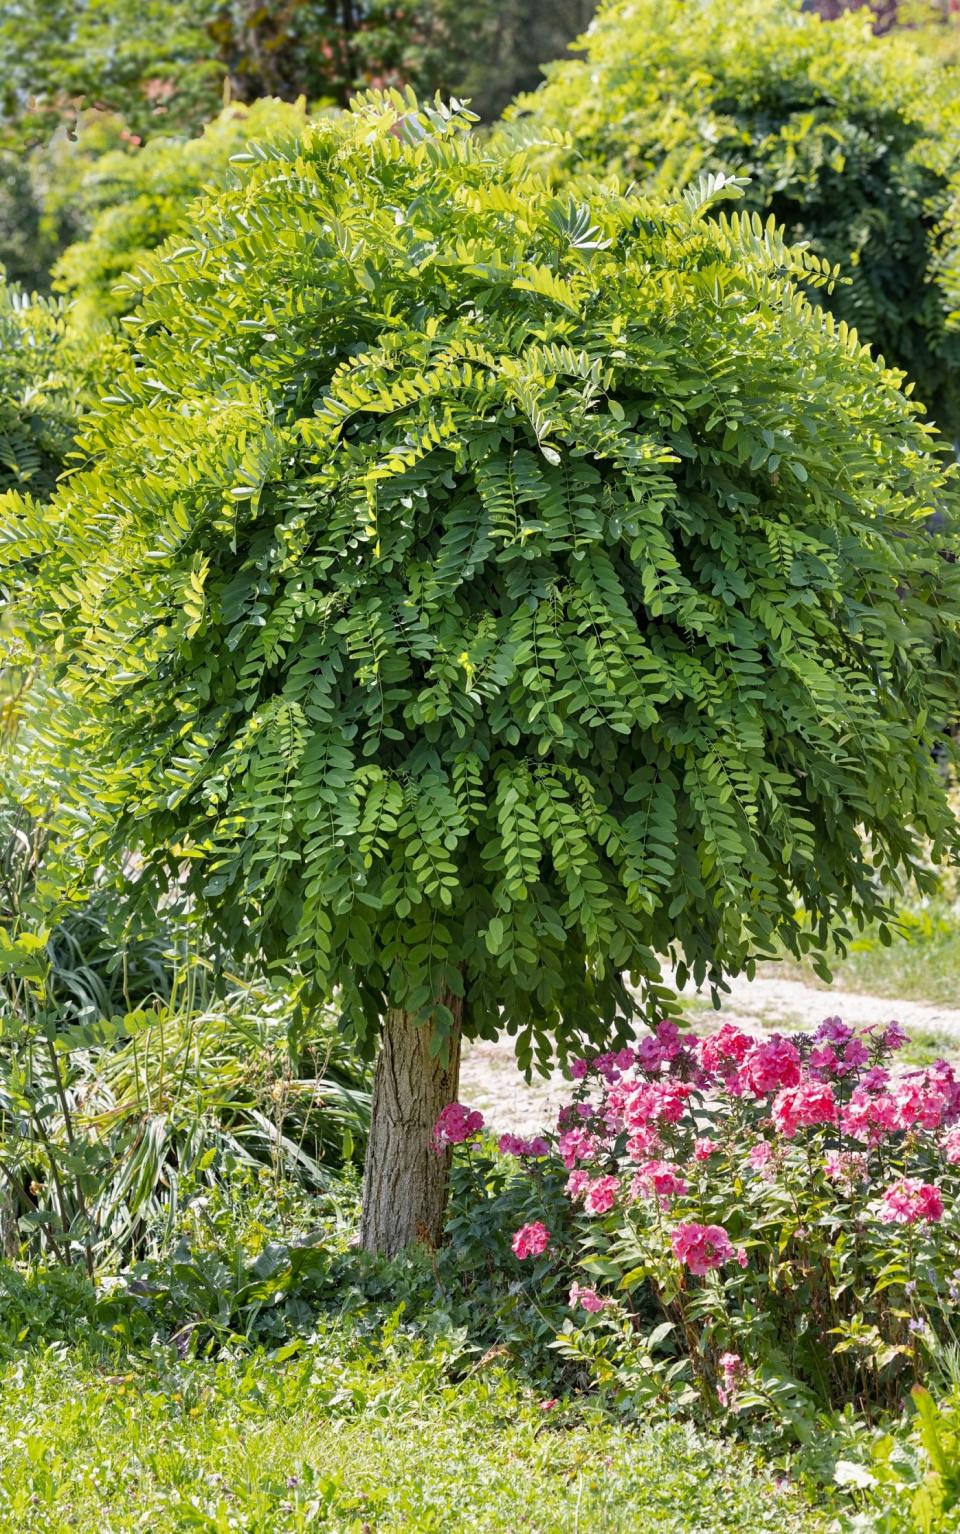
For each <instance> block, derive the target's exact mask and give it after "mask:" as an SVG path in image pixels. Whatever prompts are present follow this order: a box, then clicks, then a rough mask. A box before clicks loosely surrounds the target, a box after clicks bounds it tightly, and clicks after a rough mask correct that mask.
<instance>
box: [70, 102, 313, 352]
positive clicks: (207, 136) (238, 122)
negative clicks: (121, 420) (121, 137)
mask: <svg viewBox="0 0 960 1534" xmlns="http://www.w3.org/2000/svg"><path fill="white" fill-rule="evenodd" d="M303 123H304V104H303V103H302V102H300V103H299V104H293V105H291V104H288V103H286V102H283V101H273V100H269V99H267V100H263V101H258V102H257V103H256V104H255V105H254V106H252V107H244V106H240V105H237V106H232V107H228V108H227V109H226V110H225V111H224V112H222V113H221V114H220V116H219V117H217V118H216V119H215V120H214V121H213V122H212V123H210V124H209V125H208V126H207V127H206V128H205V129H204V131H203V133H202V134H200V136H199V137H198V138H193V139H171V138H153V139H150V140H149V142H148V143H147V144H146V145H144V147H143V148H142V149H140V150H137V151H136V152H135V153H130V152H126V151H121V150H115V151H114V152H113V153H110V154H105V155H103V156H102V157H101V158H100V159H99V160H97V161H95V162H94V163H93V165H92V166H91V169H90V171H89V172H88V174H87V176H86V178H85V179H84V182H83V184H82V186H81V188H80V197H81V199H82V201H83V203H84V205H85V207H86V208H87V210H88V217H89V218H90V229H89V233H88V234H87V236H86V238H85V239H83V240H79V241H77V242H76V243H75V244H73V245H71V246H70V247H69V248H68V249H67V250H66V251H65V252H64V254H63V255H62V256H61V258H60V260H59V261H58V263H57V265H56V267H55V269H54V287H55V288H56V289H57V290H58V291H59V292H62V293H65V294H66V295H68V296H69V297H70V299H71V300H73V303H74V313H75V315H76V317H77V319H79V320H80V321H81V322H82V323H87V324H89V323H91V322H94V321H96V320H98V319H105V318H108V317H110V316H118V315H121V314H124V313H126V312H127V311H128V310H129V309H132V308H133V307H134V306H135V304H136V301H137V294H138V278H137V267H138V265H139V264H140V262H141V261H142V260H143V257H144V256H145V255H147V254H148V253H149V252H150V251H151V250H155V249H156V248H157V247H158V246H159V245H162V244H163V242H164V240H167V239H169V238H170V237H171V236H173V235H176V234H178V233H179V234H180V235H182V236H183V238H187V235H188V231H189V229H190V227H191V208H192V204H193V203H194V201H195V200H196V198H197V197H199V196H200V195H201V193H203V192H205V191H212V190H215V189H216V188H218V187H222V186H223V185H224V184H225V183H227V182H229V181H230V180H231V179H233V178H235V177H236V175H237V174H238V173H239V171H240V167H239V166H238V165H236V164H234V163H233V162H234V157H235V156H237V155H239V154H241V153H242V152H243V150H244V149H245V147H246V145H247V143H248V142H249V141H250V140H254V141H255V140H257V139H260V138H266V137H273V138H277V137H280V136H281V135H283V134H284V133H286V134H288V135H289V136H290V137H296V136H297V134H298V133H299V131H300V129H302V127H303ZM125 277H126V279H127V280H126V281H122V280H121V279H123V278H125Z"/></svg>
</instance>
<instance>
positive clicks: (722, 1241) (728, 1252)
mask: <svg viewBox="0 0 960 1534" xmlns="http://www.w3.org/2000/svg"><path fill="white" fill-rule="evenodd" d="M670 1244H671V1246H672V1247H673V1255H674V1256H675V1257H676V1259H677V1261H678V1262H679V1263H680V1264H681V1266H684V1267H687V1268H689V1269H690V1272H691V1273H693V1274H695V1275H696V1276H697V1277H702V1276H703V1274H705V1273H709V1272H710V1270H711V1268H720V1267H722V1266H723V1264H724V1263H725V1262H734V1261H738V1260H739V1255H738V1253H737V1252H736V1251H735V1250H734V1246H733V1242H732V1241H731V1240H730V1237H729V1236H728V1235H727V1232H726V1231H725V1230H724V1228H723V1226H722V1225H697V1224H696V1223H695V1222H693V1221H687V1222H686V1223H684V1224H682V1225H678V1226H677V1228H676V1230H675V1231H674V1232H673V1234H672V1235H671V1237H670ZM744 1258H746V1253H744Z"/></svg>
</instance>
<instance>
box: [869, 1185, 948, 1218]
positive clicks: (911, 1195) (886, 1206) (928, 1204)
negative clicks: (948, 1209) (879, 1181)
mask: <svg viewBox="0 0 960 1534" xmlns="http://www.w3.org/2000/svg"><path fill="white" fill-rule="evenodd" d="M879 1219H880V1220H881V1221H882V1222H883V1224H884V1225H916V1224H917V1223H918V1221H921V1220H922V1221H925V1222H926V1223H928V1224H934V1225H935V1224H936V1223H937V1222H938V1221H940V1220H942V1219H943V1197H942V1195H941V1193H940V1189H939V1188H938V1187H936V1185H935V1184H934V1183H932V1182H921V1181H920V1179H919V1177H901V1178H900V1180H899V1181H898V1182H895V1183H891V1185H890V1187H889V1188H885V1189H884V1191H883V1193H882V1194H881V1196H880V1209H879Z"/></svg>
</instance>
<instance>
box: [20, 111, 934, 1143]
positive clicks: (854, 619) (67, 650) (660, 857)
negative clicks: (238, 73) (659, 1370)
mask: <svg viewBox="0 0 960 1534" xmlns="http://www.w3.org/2000/svg"><path fill="white" fill-rule="evenodd" d="M465 126H466V124H465V121H464V118H463V115H462V114H461V113H460V112H457V111H448V110H447V109H446V108H444V107H442V106H439V105H438V106H436V107H429V108H427V107H419V108H418V107H417V106H416V105H415V104H414V103H413V101H412V100H411V99H409V98H406V99H404V98H401V97H399V96H376V95H370V96H369V97H367V98H364V99H363V100H362V101H361V102H359V103H358V104H357V106H356V108H355V110H354V111H353V112H351V113H350V114H348V115H346V116H344V117H343V118H342V119H338V120H321V121H319V122H317V123H315V124H311V125H309V126H308V127H307V129H306V130H305V132H304V136H303V139H302V141H301V143H300V144H299V145H292V144H289V143H284V144H279V145H277V146H276V147H275V148H273V149H267V150H265V151H264V154H263V157H262V159H261V160H260V161H259V163H257V164H255V165H254V166H252V167H251V169H250V172H249V175H248V177H247V178H246V179H245V181H244V183H243V185H241V186H239V187H237V188H234V189H231V190H228V191H227V192H226V193H224V194H223V195H222V196H221V197H219V198H217V199H215V200H213V201H211V202H209V203H208V204H206V205H205V206H204V207H202V208H201V209H200V210H199V211H198V212H197V214H196V227H195V229H194V231H193V235H192V238H191V241H190V243H189V245H188V246H187V247H185V248H179V249H177V248H175V247H168V248H167V249H166V250H165V251H164V252H162V253H161V254H160V255H158V256H155V257H153V258H150V262H149V263H147V264H148V265H149V266H150V270H151V273H152V277H151V280H150V281H145V284H144V286H145V297H144V301H143V303H142V305H141V308H140V310H139V311H138V315H137V318H136V321H135V324H134V326H133V333H134V336H135V339H136V345H137V350H138V354H139V360H138V362H137V365H136V368H135V369H131V371H130V374H129V376H128V377H126V378H125V379H124V382H123V393H122V394H121V393H120V391H118V395H117V398H116V399H115V401H114V402H113V403H112V404H110V405H109V406H108V407H106V408H105V410H104V412H103V413H102V414H101V415H98V416H97V417H95V418H94V419H93V420H92V421H91V423H90V426H89V428H88V430H87V431H86V433H85V435H84V439H83V444H84V448H85V450H86V451H87V452H88V453H89V454H90V456H91V459H92V467H91V468H90V469H89V471H88V472H86V473H84V474H82V475H76V476H73V477H72V478H71V479H70V481H69V482H68V483H67V484H65V486H64V488H63V490H62V493H61V495H60V498H59V499H58V502H57V508H56V516H55V521H52V520H50V519H48V518H44V517H42V516H40V515H38V513H37V510H36V508H35V507H34V506H33V505H32V504H31V503H30V502H28V501H26V500H24V499H22V498H9V497H8V499H7V501H6V503H5V506H4V508H3V527H4V546H5V549H6V556H5V558H6V562H7V566H8V570H9V579H10V580H11V581H12V582H14V583H15V584H16V583H18V581H20V578H19V575H18V566H19V567H20V568H22V570H23V571H24V575H23V579H22V581H20V590H19V602H18V611H17V613H16V614H15V617H14V627H15V629H16V631H17V632H18V634H19V635H20V637H21V640H22V641H23V642H24V643H26V644H31V643H33V644H36V645H37V647H38V651H39V652H40V653H43V652H44V651H46V650H47V648H48V646H49V645H50V643H51V642H52V641H54V640H56V641H57V642H58V649H57V652H56V655H55V657H54V665H55V668H56V672H57V674H58V677H59V685H60V687H61V689H62V692H63V705H62V709H61V712H60V717H59V721H58V724H57V733H58V735H59V737H60V739H61V741H63V740H66V739H67V738H70V740H71V751H72V753H73V755H72V761H73V763H74V767H75V773H76V781H75V789H74V792H75V795H76V796H77V803H78V805H79V804H81V803H82V810H81V811H80V812H79V813H78V814H72V813H71V821H70V823H71V827H72V829H73V830H74V831H75V830H77V829H78V828H79V831H80V833H81V842H82V844H83V846H84V847H85V848H86V849H87V856H88V858H89V859H90V862H91V866H93V865H94V864H97V863H102V862H103V861H105V860H106V861H109V860H111V859H112V860H114V862H115V864H116V866H119V865H120V862H121V860H122V858H123V856H124V855H125V853H126V850H127V849H129V848H130V847H131V846H133V847H135V848H136V849H137V851H138V854H139V857H140V858H141V859H142V865H143V873H142V878H141V886H142V888H143V889H144V890H146V891H148V892H149V891H151V890H155V891H156V892H157V897H158V898H159V896H160V894H161V893H163V892H165V891H166V890H167V888H168V884H169V881H170V879H171V876H172V874H173V873H174V871H176V870H177V869H182V873H183V878H184V880H185V885H186V888H187V889H188V890H189V891H190V892H191V893H192V894H194V895H195V896H196V897H197V899H198V900H199V902H200V903H201V904H202V906H203V908H204V910H205V912H206V914H207V917H208V919H209V920H210V921H211V922H212V923H214V924H217V925H218V926H219V928H220V930H221V932H222V933H223V936H224V939H225V942H226V944H227V947H228V950H230V951H236V950H237V949H238V948H243V947H247V948H255V949H258V950H260V951H262V952H264V953H265V954H266V955H267V956H268V957H270V958H273V959H275V960H278V961H280V962H284V963H286V962H289V961H290V959H294V960H296V962H297V963H298V964H300V965H301V966H302V968H303V971H304V972H305V973H306V974H307V975H309V976H310V977H311V979H312V981H313V983H314V985H315V987H316V989H317V991H318V993H319V994H320V995H327V994H329V993H330V992H332V991H333V990H334V989H337V990H338V992H339V995H340V997H341V998H342V1004H343V1009H344V1013H345V1017H346V1019H347V1022H348V1025H349V1027H350V1028H351V1029H352V1031H353V1034H354V1036H355V1037H356V1038H357V1040H358V1041H359V1042H360V1043H361V1045H362V1047H364V1048H369V1047H370V1046H371V1045H372V1043H373V1040H374V1039H375V1038H376V1035H377V1032H378V1029H379V1026H380V1022H381V1019H382V1017H383V1015H384V1014H385V1013H387V1012H390V1013H391V1016H392V1017H393V1019H394V1023H395V1020H396V1011H395V1010H394V1009H397V1010H399V1011H402V1012H404V1013H406V1014H407V1023H406V1024H405V1026H409V1025H410V1024H411V1023H412V1022H416V1023H427V1022H428V1021H429V1022H432V1024H433V1027H434V1029H435V1034H436V1047H437V1048H438V1051H439V1052H440V1053H441V1054H442V1051H443V1041H444V1038H445V1037H448V1038H450V1037H453V1038H454V1040H455V1037H456V1031H457V1027H458V1017H457V1014H458V1013H460V1012H461V1011H462V1020H463V1026H464V1027H465V1029H466V1030H467V1031H468V1032H469V1033H472V1034H480V1035H483V1036H487V1037H489V1036H492V1035H494V1034H495V1033H497V1032H498V1031H499V1030H500V1028H501V1027H507V1028H508V1029H509V1030H510V1032H511V1033H512V1034H514V1035H515V1037H516V1040H517V1048H518V1052H519V1055H520V1058H521V1060H522V1061H523V1063H524V1064H529V1063H531V1061H532V1059H533V1058H534V1057H536V1058H538V1059H540V1060H546V1059H548V1058H549V1056H550V1053H551V1050H552V1049H553V1047H554V1045H555V1043H557V1044H558V1047H559V1049H560V1052H561V1053H564V1052H565V1051H566V1050H567V1049H568V1048H569V1047H571V1046H576V1045H577V1044H578V1042H579V1040H580V1039H581V1038H582V1037H594V1038H606V1037H607V1036H608V1035H609V1034H610V1033H611V1032H612V1033H615V1034H622V1033H623V1032H624V1031H625V1030H626V1029H627V1028H628V1027H629V1021H630V1019H631V1018H632V1017H634V1016H635V1015H636V1014H637V1011H638V1007H639V1006H640V1005H644V1004H645V1005H646V1006H647V1007H648V1008H649V1009H650V1010H654V1009H656V1010H659V1009H660V1007H661V1006H662V997H663V991H662V988H661V985H660V961H659V959H658V958H657V955H658V954H663V953H665V952H668V951H672V953H673V954H674V956H675V957H676V959H677V960H678V962H679V963H680V969H681V974H684V973H685V972H687V971H690V972H692V973H693V974H694V975H695V976H696V978H697V980H698V981H701V980H703V979H704V978H705V977H706V976H707V975H709V976H710V977H711V979H712V980H713V981H715V982H717V983H719V982H720V981H721V980H722V977H723V976H724V975H725V974H726V973H729V972H736V971H738V970H741V969H743V968H747V969H750V968H751V967H752V964H753V960H754V956H755V955H756V954H757V953H758V952H760V953H763V952H770V951H771V945H772V944H773V943H774V942H775V941H776V939H777V938H778V937H779V938H780V939H782V941H783V942H784V943H786V944H787V946H788V947H789V948H791V950H793V951H796V950H797V949H798V948H799V947H801V946H809V947H813V948H815V949H816V948H819V947H821V946H823V945H824V944H825V943H826V942H827V941H828V935H829V923H830V921H831V919H832V918H833V917H834V915H835V914H836V911H837V909H838V908H844V907H847V908H850V909H852V911H853V912H854V914H855V915H856V916H858V917H864V918H869V917H872V916H874V915H882V912H883V910H884V902H883V898H882V896H881V894H880V893H879V888H880V886H881V885H882V882H883V880H884V879H889V880H890V881H891V882H892V883H893V884H894V886H895V885H896V882H897V881H898V879H899V878H900V877H901V875H902V873H903V872H904V871H912V869H913V866H914V864H915V862H916V860H917V858H918V856H919V854H920V850H921V841H920V839H921V838H927V837H928V838H929V839H930V841H931V842H932V844H933V849H934V856H935V857H937V856H939V853H940V852H942V850H943V849H944V847H945V846H946V845H947V844H952V840H953V838H954V836H955V829H954V822H953V818H952V815H951V814H950V811H949V806H948V804H947V801H946V797H945V793H944V787H943V781H942V778H941V775H940V771H939V769H938V767H937V765H936V764H935V762H934V761H933V759H932V756H931V754H930V752H929V750H928V741H927V734H928V726H927V723H926V721H927V719H930V718H932V719H939V718H943V717H946V716H947V715H948V714H949V712H950V710H951V709H952V707H953V706H954V698H955V692H956V686H957V683H956V680H955V678H956V676H957V674H958V669H960V668H958V661H957V656H956V637H957V636H956V621H957V605H956V602H957V598H956V586H957V580H958V578H960V566H957V565H956V564H954V563H952V562H951V561H950V560H948V559H943V558H941V557H940V554H941V552H946V553H949V552H950V549H948V548H943V549H941V548H940V547H939V546H938V544H937V542H936V541H935V539H934V538H932V537H930V536H929V535H928V531H927V528H926V521H927V518H928V516H929V514H930V512H931V511H932V510H933V509H934V508H935V507H937V506H939V505H940V503H941V501H942V499H943V496H944V493H945V486H944V480H943V475H942V473H941V470H940V467H939V462H938V459H937V457H936V456H935V455H934V454H933V453H932V452H931V451H930V447H929V440H930V439H929V434H928V433H927V432H925V431H924V429H923V428H922V427H920V426H919V425H918V423H917V420H916V416H915V411H914V407H913V406H912V405H911V404H910V402H909V401H907V400H906V399H905V398H904V396H903V395H902V394H901V393H900V392H898V390H897V388H896V382H895V379H894V378H893V377H891V375H890V374H889V373H886V372H884V371H883V370H882V369H881V368H880V367H879V366H878V365H877V364H876V363H875V362H874V361H872V360H871V358H870V357H869V356H868V355H867V354H866V353H865V352H864V351H863V350H862V348H861V347H860V346H859V345H858V344H857V343H856V341H855V340H854V339H853V338H852V337H851V336H850V335H849V334H848V333H847V331H846V329H845V328H843V327H840V328H838V327H837V326H836V325H835V324H834V322H833V320H832V319H831V318H830V317H829V316H825V315H824V314H823V313H822V312H820V311H818V310H816V309H814V308H812V307H811V306H810V305H809V304H808V303H807V302H806V301H805V299H804V298H803V297H802V296H801V295H800V294H799V293H798V291H797V290H796V288H795V287H794V285H793V284H792V282H791V281H790V276H791V274H795V275H798V276H802V277H804V278H805V279H808V280H812V281H822V280H824V279H825V274H824V272H823V271H822V268H821V264H820V262H819V261H818V260H816V259H815V258H808V257H805V256H801V255H798V254H794V253H791V252H790V251H789V250H788V249H787V248H786V247H785V246H784V244H783V242H782V240H781V239H780V237H779V235H778V233H777V232H776V230H775V229H773V227H772V226H767V227H765V228H764V227H761V226H760V223H759V220H757V221H756V222H753V221H751V220H749V219H746V220H744V219H740V218H738V217H737V216H733V217H731V218H730V219H725V218H723V217H719V218H714V217H708V216H707V212H706V210H707V207H708V206H709V203H710V200H711V197H712V196H713V194H714V191H715V189H714V188H711V187H710V186H706V187H704V188H702V189H701V191H700V193H699V194H697V195H691V197H690V198H689V199H688V201H687V202H685V203H662V202H658V201H654V200H651V199H649V198H643V197H636V196H632V195H624V194H622V193H621V192H619V191H618V190H616V189H615V188H612V187H601V186H599V185H596V186H592V187H587V188H586V189H584V191H583V192H582V193H581V196H582V197H583V198H584V201H582V202H580V203H578V202H576V201H575V200H573V199H571V198H570V197H569V196H568V195H565V196H563V197H557V196H555V195H554V194H553V193H552V192H551V191H550V190H549V189H548V188H547V187H545V186H544V184H543V182H542V181H541V180H540V179H539V178H537V177H536V176H534V175H532V174H529V173H528V172H527V170H526V168H525V152H524V153H517V154H515V155H513V156H512V157H507V158H504V156H503V154H502V152H501V150H500V149H499V148H498V147H496V146H494V145H490V144H485V143H484V142H482V141H477V140H474V139H471V138H470V137H469V136H468V135H467V134H465V132H464V128H465ZM54 528H55V529H56V534H55V536H54V532H53V529H54ZM945 536H946V535H945ZM38 563H39V571H37V565H38ZM94 849H95V856H94ZM929 877H930V876H929V874H925V873H923V872H921V873H919V874H918V878H919V879H920V880H921V881H923V880H924V879H926V880H927V881H929ZM798 900H800V901H801V902H802V903H803V905H804V906H805V908H806V909H807V911H808V912H809V913H810V914H811V926H810V928H809V929H808V930H807V931H805V932H803V933H801V930H800V929H799V928H798V926H797V923H796V921H795V919H794V911H795V907H796V903H797V901H798ZM625 971H627V972H629V973H630V974H632V976H633V977H634V979H635V981H636V982H637V984H638V986H639V987H640V992H641V997H642V1000H641V1002H640V1003H638V1002H637V1000H636V999H635V998H634V995H633V994H632V992H631V991H630V989H628V987H627V985H626V983H625V980H624V978H623V976H624V972H625ZM417 1080H419V1078H417ZM417 1090H419V1086H418V1088H417ZM424 1091H426V1087H424ZM431 1111H432V1105H431V1103H430V1102H429V1101H425V1102H423V1103H421V1104H420V1105H419V1106H418V1108H417V1110H416V1113H415V1114H414V1112H413V1110H411V1116H410V1119H409V1123H410V1124H411V1126H412V1128H411V1130H410V1133H411V1134H412V1135H415V1136H417V1137H418V1138H417V1154H422V1153H423V1143H422V1141H423V1137H425V1135H426V1134H427V1133H428V1132H429V1126H430V1125H432V1123H433V1122H434V1119H435V1117H436V1112H435V1111H432V1116H429V1115H430V1114H431ZM425 1116H426V1117H425ZM374 1118H375V1120H376V1106H375V1109H374ZM391 1122H392V1120H391ZM424 1126H426V1127H424Z"/></svg>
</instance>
